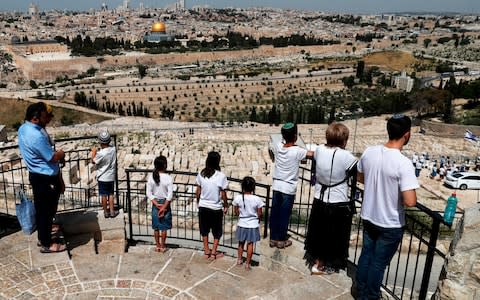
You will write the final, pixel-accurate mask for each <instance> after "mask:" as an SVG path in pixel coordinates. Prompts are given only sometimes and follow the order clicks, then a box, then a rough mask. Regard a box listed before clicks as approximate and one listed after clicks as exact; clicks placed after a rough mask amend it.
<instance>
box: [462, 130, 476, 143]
mask: <svg viewBox="0 0 480 300" xmlns="http://www.w3.org/2000/svg"><path fill="white" fill-rule="evenodd" d="M464 138H465V139H466V140H468V141H470V142H474V143H476V142H478V141H479V139H478V137H477V136H476V135H474V134H473V133H472V132H471V131H470V130H467V131H465V136H464Z"/></svg>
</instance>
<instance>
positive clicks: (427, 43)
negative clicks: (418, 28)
mask: <svg viewBox="0 0 480 300" xmlns="http://www.w3.org/2000/svg"><path fill="white" fill-rule="evenodd" d="M431 43H432V40H431V39H424V40H423V46H424V47H425V48H428V46H429V45H430V44H431Z"/></svg>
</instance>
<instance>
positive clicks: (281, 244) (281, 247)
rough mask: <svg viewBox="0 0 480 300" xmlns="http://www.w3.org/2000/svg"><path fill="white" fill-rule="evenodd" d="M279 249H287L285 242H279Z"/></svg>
mask: <svg viewBox="0 0 480 300" xmlns="http://www.w3.org/2000/svg"><path fill="white" fill-rule="evenodd" d="M275 246H277V248H278V249H283V248H285V242H284V241H278V242H277V243H276V245H275Z"/></svg>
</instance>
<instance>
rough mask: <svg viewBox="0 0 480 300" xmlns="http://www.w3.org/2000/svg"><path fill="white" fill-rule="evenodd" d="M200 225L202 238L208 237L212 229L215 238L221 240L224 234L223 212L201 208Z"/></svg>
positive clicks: (199, 209) (199, 212)
mask: <svg viewBox="0 0 480 300" xmlns="http://www.w3.org/2000/svg"><path fill="white" fill-rule="evenodd" d="M198 223H199V227H200V235H201V236H207V235H208V233H209V232H210V229H211V230H212V234H213V238H214V239H220V238H221V237H222V234H223V229H222V225H223V210H222V209H219V210H214V209H210V208H206V207H199V208H198Z"/></svg>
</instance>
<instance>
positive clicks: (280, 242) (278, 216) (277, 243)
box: [270, 123, 313, 249]
mask: <svg viewBox="0 0 480 300" xmlns="http://www.w3.org/2000/svg"><path fill="white" fill-rule="evenodd" d="M281 133H282V138H283V141H282V142H279V143H277V144H274V145H273V152H274V155H275V169H274V171H273V185H272V189H273V196H272V210H271V215H270V247H277V248H280V249H281V248H285V247H288V246H290V245H291V244H292V241H290V240H288V239H287V230H288V223H289V220H290V215H291V213H292V208H293V202H294V200H295V194H296V192H297V182H298V169H299V167H300V162H301V161H302V160H304V159H305V158H312V157H313V151H307V150H306V149H303V148H300V147H299V146H297V145H295V142H296V141H297V137H298V129H297V125H295V124H294V123H286V124H285V125H283V127H282V130H281Z"/></svg>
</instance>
